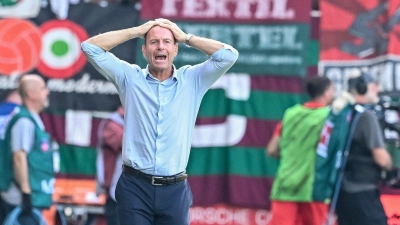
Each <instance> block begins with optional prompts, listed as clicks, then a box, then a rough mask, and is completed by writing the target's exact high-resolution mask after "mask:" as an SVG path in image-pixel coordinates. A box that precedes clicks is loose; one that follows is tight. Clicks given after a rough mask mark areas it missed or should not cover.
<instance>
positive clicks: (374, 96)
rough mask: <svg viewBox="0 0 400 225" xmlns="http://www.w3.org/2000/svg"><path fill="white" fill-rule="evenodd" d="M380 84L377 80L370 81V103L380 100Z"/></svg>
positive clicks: (368, 93)
mask: <svg viewBox="0 0 400 225" xmlns="http://www.w3.org/2000/svg"><path fill="white" fill-rule="evenodd" d="M378 93H379V85H378V84H377V83H376V82H370V83H368V91H367V99H368V103H377V102H379V95H378Z"/></svg>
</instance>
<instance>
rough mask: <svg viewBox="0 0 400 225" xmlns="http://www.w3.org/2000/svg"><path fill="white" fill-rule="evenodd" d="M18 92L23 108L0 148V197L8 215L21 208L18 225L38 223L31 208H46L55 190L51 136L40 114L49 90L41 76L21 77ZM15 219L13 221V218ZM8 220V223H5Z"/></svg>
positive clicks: (46, 104) (12, 122) (8, 126)
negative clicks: (17, 207)
mask: <svg viewBox="0 0 400 225" xmlns="http://www.w3.org/2000/svg"><path fill="white" fill-rule="evenodd" d="M18 91H19V93H20V95H21V97H22V103H23V105H22V106H20V107H19V110H18V112H16V114H15V115H14V116H13V117H12V118H11V120H10V122H9V123H8V125H7V129H6V132H5V138H4V142H3V143H2V146H3V148H1V153H0V154H1V157H2V160H1V163H0V169H1V176H0V189H1V191H2V192H1V197H2V199H3V200H4V203H5V206H6V209H7V210H8V212H11V211H12V210H13V209H14V208H15V207H16V206H20V207H21V213H20V215H19V216H18V218H15V219H16V220H18V222H19V224H21V225H33V224H37V223H39V221H38V219H39V220H40V219H42V217H40V218H37V214H34V213H32V212H33V209H34V208H38V209H43V208H49V207H50V205H51V203H52V193H53V190H54V181H55V180H54V169H53V154H52V151H51V145H50V135H49V134H48V133H47V132H46V131H45V128H44V125H43V122H42V120H41V118H40V117H39V113H40V112H41V111H42V110H43V109H44V108H46V107H47V106H48V105H49V100H48V95H49V90H48V89H47V87H46V83H45V81H44V80H43V78H42V77H40V76H38V75H35V74H28V75H24V76H23V77H21V79H20V82H19V87H18ZM13 219H14V218H13ZM7 221H8V220H7Z"/></svg>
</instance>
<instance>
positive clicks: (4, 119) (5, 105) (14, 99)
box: [0, 89, 22, 224]
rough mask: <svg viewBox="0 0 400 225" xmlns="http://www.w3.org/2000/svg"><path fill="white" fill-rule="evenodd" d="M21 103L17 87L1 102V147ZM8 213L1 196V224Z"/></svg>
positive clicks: (0, 158)
mask: <svg viewBox="0 0 400 225" xmlns="http://www.w3.org/2000/svg"><path fill="white" fill-rule="evenodd" d="M21 104H22V98H21V95H19V93H18V90H17V89H14V90H12V91H10V93H9V94H8V95H7V97H6V99H5V100H4V101H3V102H2V103H1V104H0V148H1V147H2V144H1V143H2V142H3V141H4V136H5V133H6V127H7V124H8V122H9V121H10V120H11V118H12V116H13V115H14V114H15V113H16V112H17V111H18V106H19V105H21ZM1 151H3V150H0V152H1ZM2 159H4V157H1V156H0V163H2V161H1V160H2ZM0 168H2V167H0ZM3 172H4V171H1V172H0V174H1V173H3ZM7 214H8V210H7V207H6V205H5V202H4V201H3V198H2V197H1V196H0V224H3V221H4V219H5V218H6V216H7Z"/></svg>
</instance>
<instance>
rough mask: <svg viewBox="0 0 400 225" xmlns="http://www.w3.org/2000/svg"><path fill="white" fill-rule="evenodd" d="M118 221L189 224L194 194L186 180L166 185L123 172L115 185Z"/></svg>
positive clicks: (126, 223) (122, 224) (125, 224)
mask: <svg viewBox="0 0 400 225" xmlns="http://www.w3.org/2000/svg"><path fill="white" fill-rule="evenodd" d="M115 198H116V200H117V211H118V217H119V220H120V225H189V223H190V218H189V208H190V206H191V205H192V203H193V196H192V192H191V190H190V186H189V183H188V181H187V180H184V181H181V182H178V183H176V184H171V185H166V186H154V185H151V184H150V183H148V182H146V181H144V180H142V179H140V178H137V177H134V176H132V175H129V174H126V173H122V174H121V176H120V178H119V180H118V183H117V187H116V189H115Z"/></svg>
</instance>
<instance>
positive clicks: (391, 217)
mask: <svg viewBox="0 0 400 225" xmlns="http://www.w3.org/2000/svg"><path fill="white" fill-rule="evenodd" d="M381 201H382V204H383V208H384V209H385V212H386V215H387V217H388V225H398V224H400V195H389V194H383V195H381Z"/></svg>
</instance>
